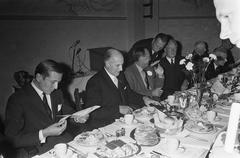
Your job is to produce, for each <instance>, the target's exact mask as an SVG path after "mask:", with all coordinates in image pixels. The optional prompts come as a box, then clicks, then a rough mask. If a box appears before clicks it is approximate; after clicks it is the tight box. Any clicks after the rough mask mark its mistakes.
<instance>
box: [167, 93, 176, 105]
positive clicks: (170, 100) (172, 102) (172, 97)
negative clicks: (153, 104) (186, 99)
mask: <svg viewBox="0 0 240 158" xmlns="http://www.w3.org/2000/svg"><path fill="white" fill-rule="evenodd" d="M167 101H168V103H169V104H170V105H172V104H174V101H175V96H174V95H169V96H168V97H167Z"/></svg>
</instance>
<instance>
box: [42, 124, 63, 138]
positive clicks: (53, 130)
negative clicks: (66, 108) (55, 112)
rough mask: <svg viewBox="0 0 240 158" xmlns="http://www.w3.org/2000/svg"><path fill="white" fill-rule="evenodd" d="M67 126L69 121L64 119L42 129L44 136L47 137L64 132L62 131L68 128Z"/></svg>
mask: <svg viewBox="0 0 240 158" xmlns="http://www.w3.org/2000/svg"><path fill="white" fill-rule="evenodd" d="M66 127H67V121H66V120H63V121H60V122H57V123H54V124H52V125H50V126H48V127H47V128H45V129H43V130H42V133H43V136H44V137H45V138H47V137H48V136H58V135H60V134H62V132H63V131H64V130H65V129H66Z"/></svg>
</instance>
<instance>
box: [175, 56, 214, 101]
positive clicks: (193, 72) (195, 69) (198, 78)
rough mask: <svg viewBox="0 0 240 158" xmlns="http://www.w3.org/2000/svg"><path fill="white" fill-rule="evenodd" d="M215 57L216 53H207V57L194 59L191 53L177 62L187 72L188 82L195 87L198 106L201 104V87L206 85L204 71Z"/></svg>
mask: <svg viewBox="0 0 240 158" xmlns="http://www.w3.org/2000/svg"><path fill="white" fill-rule="evenodd" d="M216 59H217V57H216V55H214V54H209V56H208V57H203V58H201V60H194V57H193V54H188V55H187V56H186V57H185V58H184V59H182V60H180V62H179V64H180V65H183V66H185V67H183V68H184V69H186V70H187V72H189V78H190V84H191V85H192V86H194V87H195V89H196V92H197V93H196V101H197V102H198V104H199V106H200V105H201V98H202V94H203V89H204V88H205V87H206V79H205V72H206V70H207V69H208V66H209V64H210V63H211V61H213V60H216Z"/></svg>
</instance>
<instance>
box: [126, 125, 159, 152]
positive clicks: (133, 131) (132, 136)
mask: <svg viewBox="0 0 240 158" xmlns="http://www.w3.org/2000/svg"><path fill="white" fill-rule="evenodd" d="M135 131H136V128H135V129H133V130H132V131H131V132H130V137H131V138H132V139H134V140H136V139H135V136H134V133H135ZM156 134H157V136H158V141H156V143H154V144H151V145H143V144H139V145H140V146H149V147H150V146H155V145H157V144H158V143H159V142H160V139H161V137H160V134H159V133H158V132H156ZM136 142H137V140H136Z"/></svg>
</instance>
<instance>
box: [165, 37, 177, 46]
mask: <svg viewBox="0 0 240 158" xmlns="http://www.w3.org/2000/svg"><path fill="white" fill-rule="evenodd" d="M170 42H172V43H173V44H174V45H175V46H176V48H178V46H179V45H178V42H177V41H176V40H175V39H173V38H171V39H169V41H168V43H167V45H169V43H170ZM167 45H166V46H167Z"/></svg>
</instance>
